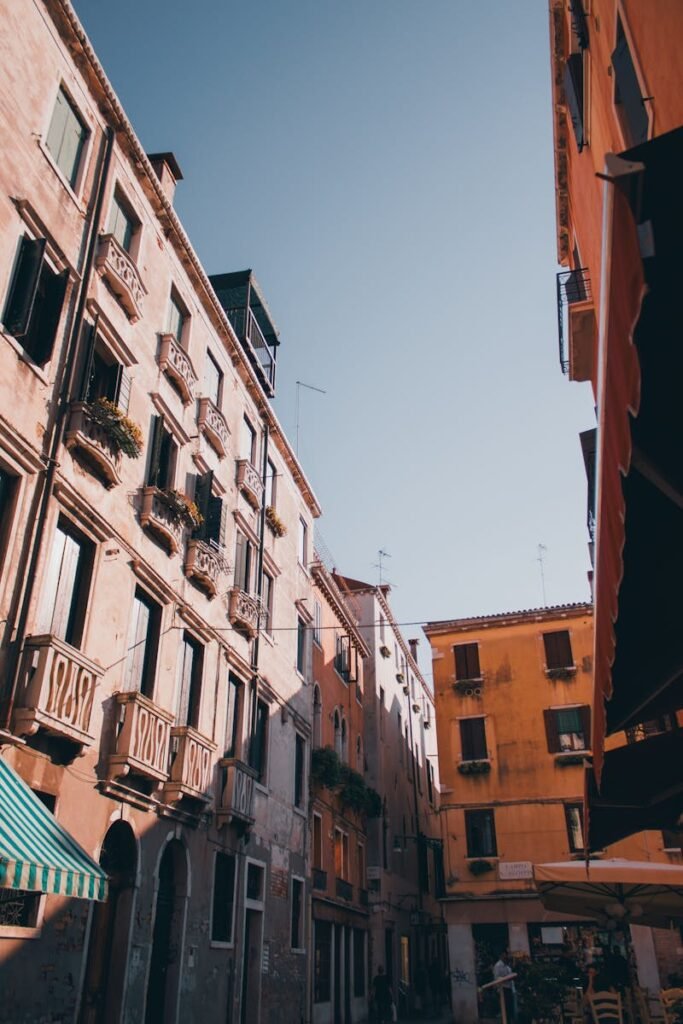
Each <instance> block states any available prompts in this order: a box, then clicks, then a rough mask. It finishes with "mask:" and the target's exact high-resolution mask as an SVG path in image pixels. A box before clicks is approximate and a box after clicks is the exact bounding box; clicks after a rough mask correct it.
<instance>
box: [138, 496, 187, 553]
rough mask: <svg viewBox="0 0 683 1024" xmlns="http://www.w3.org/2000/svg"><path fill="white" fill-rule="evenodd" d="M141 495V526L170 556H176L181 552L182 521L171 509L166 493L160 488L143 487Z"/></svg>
mask: <svg viewBox="0 0 683 1024" xmlns="http://www.w3.org/2000/svg"><path fill="white" fill-rule="evenodd" d="M141 494H142V505H141V507H140V525H141V526H143V527H144V528H145V529H146V530H148V531H149V533H151V534H152V535H153V537H155V539H156V540H158V541H159V543H160V544H162V545H163V547H165V548H166V550H167V551H168V553H169V554H171V555H175V554H176V552H177V551H179V550H180V546H181V544H182V540H183V530H184V525H183V522H182V520H181V519H179V518H178V515H177V513H176V512H175V510H174V509H172V508H171V507H170V505H169V503H168V501H167V500H166V496H165V493H164V491H162V490H160V489H159V488H158V487H143V488H142V492H141Z"/></svg>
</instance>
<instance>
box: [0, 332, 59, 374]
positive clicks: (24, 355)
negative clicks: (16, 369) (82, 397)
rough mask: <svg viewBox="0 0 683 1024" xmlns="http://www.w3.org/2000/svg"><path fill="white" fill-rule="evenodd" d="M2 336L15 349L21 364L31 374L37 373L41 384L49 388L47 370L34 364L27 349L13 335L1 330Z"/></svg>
mask: <svg viewBox="0 0 683 1024" xmlns="http://www.w3.org/2000/svg"><path fill="white" fill-rule="evenodd" d="M0 335H2V337H3V338H4V339H5V341H7V342H8V343H9V345H11V347H12V348H13V349H14V351H15V353H16V356H17V359H18V360H19V362H21V363H23V364H24V365H25V366H26V367H27V368H28V369H29V370H30V371H31V373H35V375H36V377H37V378H38V380H39V381H40V383H41V384H44V385H45V387H49V386H50V378H49V376H48V374H47V373H46V372H45V370H43V368H42V367H40V366H38V364H37V363H34V362H33V360H32V359H31V357H30V355H29V354H28V352H27V351H26V349H25V348H22V346H21V344H20V343H19V342H18V341H17V339H16V338H15V337H13V335H11V334H8V333H7V331H4V330H2V329H0ZM46 365H48V366H49V365H50V364H49V363H47V364H46Z"/></svg>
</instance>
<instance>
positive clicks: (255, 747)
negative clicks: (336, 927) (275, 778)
mask: <svg viewBox="0 0 683 1024" xmlns="http://www.w3.org/2000/svg"><path fill="white" fill-rule="evenodd" d="M254 696H255V687H253V686H252V703H253V700H254ZM268 713H269V708H268V705H267V704H266V702H265V701H263V700H257V701H256V710H255V713H254V714H253V715H252V721H253V732H252V735H251V743H250V744H249V765H250V767H251V768H253V769H254V770H255V772H256V773H257V779H258V781H259V782H261V783H264V782H265V778H266V768H267V763H268Z"/></svg>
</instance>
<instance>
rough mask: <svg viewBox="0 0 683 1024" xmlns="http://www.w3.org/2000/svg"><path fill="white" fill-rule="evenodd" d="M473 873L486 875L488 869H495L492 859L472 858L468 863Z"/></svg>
mask: <svg viewBox="0 0 683 1024" xmlns="http://www.w3.org/2000/svg"><path fill="white" fill-rule="evenodd" d="M467 866H468V868H469V871H470V874H471V875H475V876H477V875H485V874H486V872H487V871H493V864H492V863H491V861H490V860H483V859H479V860H472V861H470V862H469V864H468V865H467Z"/></svg>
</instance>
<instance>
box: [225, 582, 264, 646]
mask: <svg viewBox="0 0 683 1024" xmlns="http://www.w3.org/2000/svg"><path fill="white" fill-rule="evenodd" d="M259 615H260V606H259V602H258V598H256V597H252V595H251V594H247V593H246V591H244V590H240V588H239V587H233V588H232V589H231V590H230V591H229V594H228V620H229V622H230V625H231V626H234V627H235V629H238V630H240V632H242V633H246V634H247V636H248V637H249V638H250V639H251V638H252V637H254V636H256V634H257V632H258V628H259Z"/></svg>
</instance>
